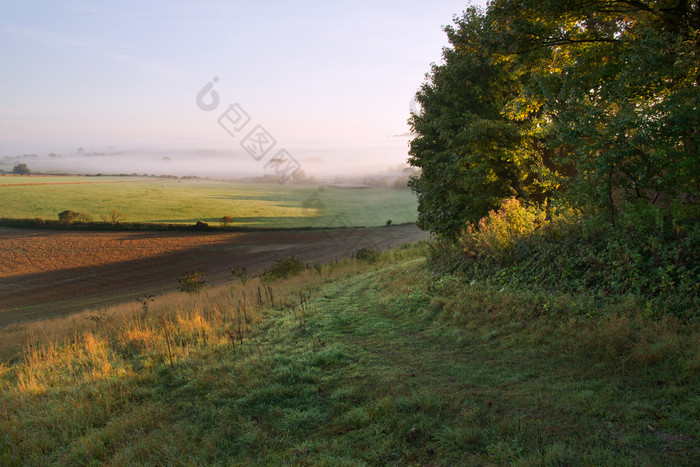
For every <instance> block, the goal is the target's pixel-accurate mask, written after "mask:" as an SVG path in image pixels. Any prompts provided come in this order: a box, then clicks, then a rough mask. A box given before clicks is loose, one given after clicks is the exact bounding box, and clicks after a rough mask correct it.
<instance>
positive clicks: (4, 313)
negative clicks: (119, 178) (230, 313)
mask: <svg viewBox="0 0 700 467" xmlns="http://www.w3.org/2000/svg"><path fill="white" fill-rule="evenodd" d="M426 237H427V234H426V233H425V232H422V231H421V230H419V229H418V228H417V227H416V226H414V225H401V226H392V227H389V228H387V227H378V228H371V229H354V230H321V231H277V232H245V233H190V232H67V231H46V230H31V229H8V228H0V327H3V326H8V325H14V324H17V323H20V322H23V321H26V320H34V319H44V318H49V317H52V316H57V315H65V314H69V313H73V312H79V311H83V310H85V309H88V308H90V309H99V308H101V307H105V306H108V305H114V304H118V303H123V302H129V301H134V300H136V299H137V298H140V297H143V296H146V295H151V294H153V295H158V294H162V293H166V292H172V291H175V290H177V286H178V283H177V278H178V277H182V276H183V274H184V273H186V272H189V271H193V270H195V269H202V270H203V271H204V272H205V274H206V277H207V282H208V283H209V284H218V283H224V282H226V281H229V280H231V277H232V276H231V273H230V268H231V266H239V267H241V266H242V267H245V268H246V269H247V271H248V272H249V274H256V273H259V272H261V271H262V270H264V269H265V268H266V267H268V266H270V265H271V264H272V263H274V261H275V259H277V258H283V257H286V256H296V257H298V258H300V259H302V260H304V261H306V262H308V263H314V262H318V263H324V262H328V261H333V260H335V259H340V258H344V257H348V256H350V255H352V254H353V253H354V252H355V251H356V250H358V249H360V248H363V247H370V248H374V249H377V250H383V249H386V248H390V247H396V246H400V245H402V244H404V243H407V242H416V241H419V240H422V239H424V238H426Z"/></svg>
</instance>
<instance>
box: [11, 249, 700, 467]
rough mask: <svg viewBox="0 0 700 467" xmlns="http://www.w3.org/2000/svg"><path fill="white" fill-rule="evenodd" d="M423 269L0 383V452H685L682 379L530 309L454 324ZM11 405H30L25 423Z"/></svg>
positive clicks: (366, 458)
mask: <svg viewBox="0 0 700 467" xmlns="http://www.w3.org/2000/svg"><path fill="white" fill-rule="evenodd" d="M423 268H424V265H423V260H421V259H415V260H409V261H404V262H401V263H397V264H392V265H389V266H385V267H383V268H380V269H375V270H370V271H366V272H362V273H359V274H355V275H350V276H348V277H346V278H344V279H340V280H337V281H334V282H330V283H327V284H325V285H322V286H313V287H311V288H307V289H306V291H305V292H304V293H305V294H308V296H310V297H311V298H310V300H308V302H307V301H306V298H305V297H306V295H298V296H297V297H296V298H295V299H294V298H293V299H291V300H288V301H287V305H279V306H278V307H277V308H275V309H274V310H268V312H267V313H268V316H267V317H266V319H265V320H264V321H263V323H262V325H261V326H260V327H259V328H258V329H257V330H256V331H255V332H254V334H253V335H252V337H251V338H250V339H248V340H247V341H246V342H245V343H244V344H243V345H242V346H234V347H233V348H231V347H230V346H226V347H222V346H219V347H214V348H203V349H201V350H198V351H192V352H190V353H189V354H188V356H186V357H183V358H178V359H176V361H175V364H174V365H172V366H171V365H168V364H166V363H161V364H159V365H157V366H155V367H149V366H148V365H147V364H146V360H145V359H144V358H143V357H142V356H139V355H138V354H137V355H132V356H129V357H122V358H123V360H119V361H117V360H115V361H113V362H111V365H112V366H113V367H115V368H125V371H124V373H125V374H126V376H125V377H122V378H121V379H109V378H106V379H104V380H96V381H95V382H94V383H93V384H92V385H89V386H84V387H82V388H79V387H69V386H66V385H63V386H61V385H60V384H57V385H55V386H54V387H52V389H51V390H49V391H45V392H41V393H38V394H24V395H22V397H19V398H17V400H15V401H14V403H15V404H19V406H20V407H23V409H13V408H8V405H7V398H6V397H4V398H3V399H2V402H3V405H2V407H1V409H2V410H3V411H4V413H3V414H4V420H9V421H10V422H9V424H8V422H5V424H4V425H0V428H1V429H0V453H3V450H4V452H5V454H6V456H5V460H6V461H8V460H9V461H10V462H5V464H7V465H11V464H12V463H13V462H12V461H13V460H14V461H17V460H20V459H21V461H22V462H23V463H46V462H49V463H65V464H89V463H91V462H108V463H111V464H114V465H120V464H131V465H133V464H153V463H159V464H168V465H193V464H229V463H233V464H246V463H249V464H254V465H260V464H262V465H280V464H296V465H334V466H335V465H387V464H389V465H391V464H398V465H503V464H513V465H635V466H636V465H692V462H693V460H694V459H697V454H698V422H697V416H698V395H697V393H696V390H694V389H693V385H692V384H689V383H688V382H687V381H686V382H685V384H683V381H682V380H678V379H675V380H674V378H675V377H674V376H672V375H671V376H668V380H664V381H659V380H658V379H657V378H658V377H659V376H658V375H654V374H650V375H649V376H648V377H646V378H645V377H641V378H640V377H635V378H633V377H632V376H631V375H632V373H630V372H625V371H619V372H618V371H617V369H615V370H611V369H607V370H606V369H605V368H603V367H602V366H597V365H596V364H594V362H585V361H584V362H582V361H581V360H579V359H575V358H571V357H569V356H567V355H562V354H560V353H558V352H557V347H556V345H554V344H552V343H551V342H550V341H551V340H553V339H555V338H556V337H555V336H553V335H547V333H548V332H549V331H548V330H543V331H537V330H535V329H533V328H530V327H528V326H529V324H528V323H527V321H526V320H520V321H519V320H517V319H515V318H514V319H512V320H510V321H509V322H508V321H507V322H505V323H503V322H500V323H499V322H497V321H496V320H493V323H492V325H489V324H485V323H488V322H489V319H490V318H488V317H487V318H485V321H484V322H481V323H472V324H471V325H470V324H464V323H463V324H461V325H456V324H453V323H451V322H450V313H451V308H450V306H447V305H445V303H443V302H441V301H439V300H436V298H435V297H438V296H440V294H441V293H442V292H444V291H445V290H446V289H447V288H449V287H448V286H447V285H445V284H442V283H440V282H438V283H437V284H434V283H433V282H428V281H427V280H426V277H427V275H426V273H425V272H424V271H423ZM302 301H303V302H304V303H305V305H303V306H302V304H301V302H302ZM485 315H487V314H486V313H485ZM115 358H116V357H115ZM149 368H150V369H149ZM657 383H661V384H657ZM56 394H60V397H56ZM76 407H79V408H80V410H79V413H80V415H79V416H77V415H76V413H77V412H78V411H76V410H74V409H75V408H76ZM14 410H19V411H22V410H24V411H27V412H30V413H29V414H28V415H27V414H25V415H24V416H25V418H24V419H22V421H19V420H20V417H19V415H18V414H17V413H15V412H14ZM8 417H9V418H8ZM13 420H14V422H13ZM47 425H48V426H49V428H46V426H47ZM30 433H31V435H30ZM29 436H33V438H34V439H33V440H32V442H31V443H30V444H28V441H27V439H26V438H27V437H29ZM3 443H4V444H3ZM30 445H31V446H32V447H34V448H35V451H34V452H32V453H30V452H27V453H26V454H25V455H19V456H17V455H16V454H17V452H15V453H14V454H15V456H13V455H12V454H11V451H9V450H12V449H22V446H30ZM36 446H39V447H36ZM8 453H10V455H9V456H7V454H8ZM2 459H3V457H2V456H0V460H2Z"/></svg>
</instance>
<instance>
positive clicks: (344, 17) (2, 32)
mask: <svg viewBox="0 0 700 467" xmlns="http://www.w3.org/2000/svg"><path fill="white" fill-rule="evenodd" d="M466 5H467V2H466V1H464V0H434V1H382V0H375V1H365V0H360V1H325V2H324V1H293V2H285V1H279V0H276V1H240V0H238V1H231V2H225V1H210V0H205V1H197V2H195V1H179V0H174V1H131V0H127V1H113V2H89V1H79V0H62V1H48V0H47V1H35V0H17V1H8V0H2V1H0V61H1V62H2V64H3V65H2V70H3V71H2V73H1V74H0V157H1V156H4V155H20V154H25V153H38V154H45V153H46V152H51V151H55V152H71V151H74V150H75V148H77V147H80V146H83V147H85V148H94V149H100V148H106V147H108V146H112V147H115V148H122V149H129V148H144V147H145V148H149V147H158V148H161V149H163V148H166V149H167V148H173V149H195V148H225V147H226V146H227V145H229V144H231V142H230V137H228V135H226V134H225V132H223V131H222V129H221V127H219V126H218V124H217V123H216V118H217V117H218V115H219V114H220V113H221V112H220V111H219V110H216V111H212V112H204V111H202V110H200V109H199V108H198V107H197V106H196V104H195V95H196V94H197V92H198V91H199V90H200V89H201V88H202V87H203V86H204V85H205V84H206V83H207V82H209V81H210V80H211V79H212V77H214V76H217V77H218V78H219V82H218V83H217V84H216V87H215V89H216V91H217V92H218V93H219V95H220V98H221V110H222V111H223V110H224V106H225V105H228V104H231V103H234V102H238V103H240V104H241V106H242V107H243V108H244V109H245V110H246V111H247V112H248V113H249V114H250V115H251V117H252V120H253V121H254V122H255V123H259V124H262V125H263V126H264V127H265V128H266V129H267V130H268V131H269V132H270V133H271V134H273V135H274V137H275V138H276V139H277V140H278V142H279V143H281V144H284V145H286V146H287V147H289V148H290V150H295V151H297V152H301V153H303V154H300V155H299V156H300V157H303V156H309V157H312V156H313V157H317V156H319V157H320V156H321V154H314V153H313V152H314V151H313V150H312V149H309V148H313V147H314V146H317V147H319V148H323V149H322V150H321V149H319V151H318V152H321V153H323V154H322V155H323V156H324V157H333V154H334V151H335V153H337V154H339V155H342V156H343V157H348V154H351V152H352V151H353V150H356V148H362V147H367V148H369V147H372V148H374V149H373V150H372V151H371V153H372V154H375V155H376V156H377V157H380V156H381V154H383V153H382V151H383V150H382V149H381V148H382V147H383V146H386V147H391V148H393V149H391V150H386V151H387V152H386V153H387V157H388V158H389V159H392V158H393V159H396V158H397V157H398V158H400V156H401V155H402V154H403V153H405V152H406V151H405V140H402V141H401V142H400V144H399V142H397V141H394V140H392V139H391V136H392V135H395V134H400V133H404V132H406V131H407V130H408V127H407V126H406V123H405V122H406V119H407V118H408V116H409V102H410V99H411V97H412V95H413V93H414V92H415V90H416V89H417V88H418V86H419V85H420V83H421V81H422V80H423V77H424V74H425V73H426V72H427V71H428V70H429V66H430V63H431V62H435V61H439V60H440V53H441V47H443V46H444V45H446V43H447V41H446V38H445V33H444V32H443V31H442V26H444V25H446V24H450V23H451V22H452V17H453V16H454V15H455V14H460V13H461V12H462V11H463V10H464V8H465V6H466ZM394 139H396V138H394ZM397 148H398V149H397ZM401 148H403V149H401ZM307 152H308V154H307ZM389 154H391V155H389ZM393 159H392V160H393ZM404 159H405V157H404Z"/></svg>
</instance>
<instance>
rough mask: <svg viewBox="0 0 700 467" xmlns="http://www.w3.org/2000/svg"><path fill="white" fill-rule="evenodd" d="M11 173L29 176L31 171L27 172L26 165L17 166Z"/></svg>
mask: <svg viewBox="0 0 700 467" xmlns="http://www.w3.org/2000/svg"><path fill="white" fill-rule="evenodd" d="M12 173H13V174H18V175H29V174H30V173H32V171H31V170H29V167H27V164H17V165H16V166H14V167H13V168H12Z"/></svg>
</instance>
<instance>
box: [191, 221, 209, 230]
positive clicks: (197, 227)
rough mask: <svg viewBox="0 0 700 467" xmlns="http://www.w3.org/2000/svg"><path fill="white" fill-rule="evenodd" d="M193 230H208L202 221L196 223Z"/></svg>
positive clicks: (207, 225) (207, 226)
mask: <svg viewBox="0 0 700 467" xmlns="http://www.w3.org/2000/svg"><path fill="white" fill-rule="evenodd" d="M194 228H195V230H209V224H207V223H206V222H202V221H197V223H196V224H195V225H194Z"/></svg>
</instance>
